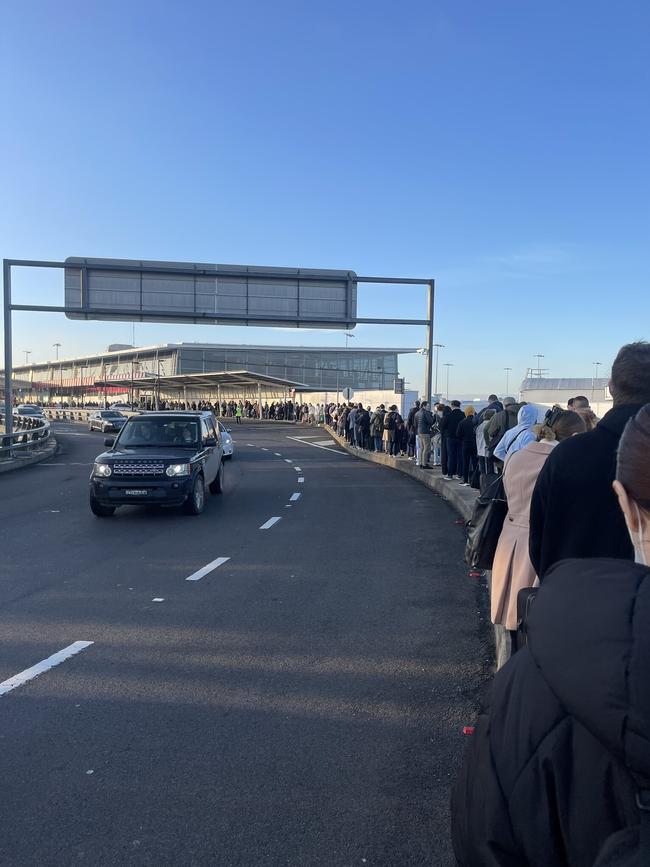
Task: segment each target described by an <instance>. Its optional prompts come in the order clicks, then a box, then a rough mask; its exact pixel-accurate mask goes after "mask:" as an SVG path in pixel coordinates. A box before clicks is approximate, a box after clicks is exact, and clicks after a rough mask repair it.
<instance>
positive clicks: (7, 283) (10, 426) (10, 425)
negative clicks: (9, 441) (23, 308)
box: [2, 259, 14, 434]
mask: <svg viewBox="0 0 650 867" xmlns="http://www.w3.org/2000/svg"><path fill="white" fill-rule="evenodd" d="M2 281H3V287H4V337H5V433H8V434H11V433H13V431H14V419H13V406H14V403H13V401H14V396H13V389H12V382H11V380H12V376H13V359H12V354H13V345H12V340H11V265H10V264H9V262H7V260H6V259H3V261H2Z"/></svg>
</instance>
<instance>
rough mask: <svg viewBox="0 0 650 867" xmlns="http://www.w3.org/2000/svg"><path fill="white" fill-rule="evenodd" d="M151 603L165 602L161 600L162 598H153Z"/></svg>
mask: <svg viewBox="0 0 650 867" xmlns="http://www.w3.org/2000/svg"><path fill="white" fill-rule="evenodd" d="M151 601H152V602H164V601H165V600H164V599H163V598H162V596H154V598H153V599H152V600H151Z"/></svg>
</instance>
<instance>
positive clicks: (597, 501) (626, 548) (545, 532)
mask: <svg viewBox="0 0 650 867" xmlns="http://www.w3.org/2000/svg"><path fill="white" fill-rule="evenodd" d="M640 408H641V407H640V406H619V407H615V408H614V409H611V410H610V411H609V412H608V413H607V415H605V417H604V418H603V419H602V420H601V421H599V422H598V424H597V425H596V427H595V428H594V430H592V431H589V432H588V433H584V434H579V435H578V436H574V437H570V438H569V439H568V440H564V442H561V443H560V444H559V445H558V446H556V448H554V449H553V451H552V452H551V454H550V455H549V457H548V460H547V461H546V463H545V464H544V466H543V467H542V471H541V473H540V474H539V476H538V479H537V483H536V484H535V490H534V491H533V498H532V501H531V506H530V537H529V538H530V559H531V561H532V564H533V566H534V567H535V571H536V572H537V574H538V575H539V576H540V577H543V576H544V575H545V574H546V571H547V570H548V569H549V568H550V567H551V566H552V565H553V563H557V562H558V560H566V559H568V558H569V557H620V558H621V559H624V560H632V559H634V551H633V548H632V543H631V542H630V537H629V535H628V532H627V528H626V526H625V520H624V519H623V515H622V513H621V510H620V509H619V507H618V501H617V499H616V495H615V494H614V492H613V490H612V482H613V481H614V476H615V473H616V451H617V449H618V442H619V440H620V438H621V434H622V433H623V429H624V428H625V425H626V424H627V421H628V419H630V418H631V417H632V416H634V415H636V413H637V412H638V411H639V409H640Z"/></svg>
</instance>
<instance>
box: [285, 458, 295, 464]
mask: <svg viewBox="0 0 650 867" xmlns="http://www.w3.org/2000/svg"><path fill="white" fill-rule="evenodd" d="M284 462H285V463H286V464H292V463H293V461H292V460H291V458H285V459H284Z"/></svg>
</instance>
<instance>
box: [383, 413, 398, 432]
mask: <svg viewBox="0 0 650 867" xmlns="http://www.w3.org/2000/svg"><path fill="white" fill-rule="evenodd" d="M395 427H396V424H395V413H394V412H389V413H387V415H386V417H385V418H384V430H395Z"/></svg>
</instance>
